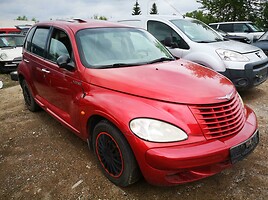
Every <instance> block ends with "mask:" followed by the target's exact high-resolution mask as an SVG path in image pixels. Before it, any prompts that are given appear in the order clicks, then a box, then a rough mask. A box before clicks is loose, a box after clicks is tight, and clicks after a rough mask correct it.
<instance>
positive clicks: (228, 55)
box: [216, 49, 249, 62]
mask: <svg viewBox="0 0 268 200" xmlns="http://www.w3.org/2000/svg"><path fill="white" fill-rule="evenodd" d="M216 52H217V54H218V55H219V56H220V58H221V59H222V60H226V61H236V62H247V61H249V59H248V58H247V57H246V56H244V55H242V54H241V53H237V52H235V51H230V50H224V49H217V50H216Z"/></svg>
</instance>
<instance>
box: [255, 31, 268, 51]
mask: <svg viewBox="0 0 268 200" xmlns="http://www.w3.org/2000/svg"><path fill="white" fill-rule="evenodd" d="M253 45H254V46H256V47H259V48H261V49H262V50H263V52H264V53H265V54H266V55H267V56H268V32H266V33H264V34H263V35H262V36H261V37H260V39H258V40H257V41H256V42H254V43H253Z"/></svg>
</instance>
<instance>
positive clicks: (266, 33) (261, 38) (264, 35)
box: [259, 32, 268, 41]
mask: <svg viewBox="0 0 268 200" xmlns="http://www.w3.org/2000/svg"><path fill="white" fill-rule="evenodd" d="M260 40H268V32H265V33H264V34H263V35H262V36H261V37H260V39H259V41H260Z"/></svg>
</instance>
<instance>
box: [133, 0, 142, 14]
mask: <svg viewBox="0 0 268 200" xmlns="http://www.w3.org/2000/svg"><path fill="white" fill-rule="evenodd" d="M132 15H141V8H140V4H139V2H138V0H136V3H135V4H134V7H133V11H132Z"/></svg>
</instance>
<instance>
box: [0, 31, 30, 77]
mask: <svg viewBox="0 0 268 200" xmlns="http://www.w3.org/2000/svg"><path fill="white" fill-rule="evenodd" d="M24 38H25V36H23V35H20V34H0V72H2V73H6V72H10V71H14V70H16V69H17V67H18V64H19V63H20V61H21V59H22V46H23V42H24Z"/></svg>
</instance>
